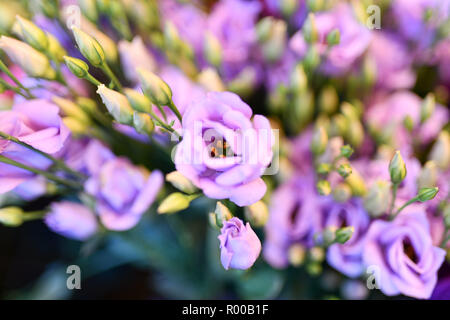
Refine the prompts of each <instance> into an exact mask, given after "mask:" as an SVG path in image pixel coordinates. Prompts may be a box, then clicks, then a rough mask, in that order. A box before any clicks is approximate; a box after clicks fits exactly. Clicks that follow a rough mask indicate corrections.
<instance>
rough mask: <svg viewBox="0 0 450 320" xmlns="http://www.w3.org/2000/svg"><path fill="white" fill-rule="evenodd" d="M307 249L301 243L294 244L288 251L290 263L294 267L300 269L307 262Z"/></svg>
mask: <svg viewBox="0 0 450 320" xmlns="http://www.w3.org/2000/svg"><path fill="white" fill-rule="evenodd" d="M305 256H306V249H305V247H304V246H302V245H301V244H299V243H296V244H293V245H291V246H290V247H289V249H288V260H289V263H290V264H291V265H292V266H294V267H299V266H301V265H302V264H303V263H304V262H305Z"/></svg>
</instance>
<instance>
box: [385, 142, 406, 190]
mask: <svg viewBox="0 0 450 320" xmlns="http://www.w3.org/2000/svg"><path fill="white" fill-rule="evenodd" d="M389 174H390V175H391V181H392V183H394V184H399V183H400V182H402V181H403V179H405V177H406V165H405V162H404V161H403V158H402V155H401V154H400V151H398V150H397V151H396V152H395V154H394V157H393V158H392V160H391V162H390V163H389Z"/></svg>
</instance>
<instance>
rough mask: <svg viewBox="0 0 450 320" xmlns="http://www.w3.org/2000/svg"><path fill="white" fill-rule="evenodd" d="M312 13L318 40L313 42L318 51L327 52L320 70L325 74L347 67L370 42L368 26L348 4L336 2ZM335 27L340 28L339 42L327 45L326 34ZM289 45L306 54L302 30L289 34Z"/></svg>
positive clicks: (343, 70) (335, 73) (300, 54)
mask: <svg viewBox="0 0 450 320" xmlns="http://www.w3.org/2000/svg"><path fill="white" fill-rule="evenodd" d="M315 17H316V27H317V32H318V35H319V40H318V43H316V44H314V45H316V46H317V48H316V49H317V51H318V53H319V54H321V55H323V54H325V53H326V52H327V54H326V59H325V61H324V62H323V63H322V65H321V71H322V72H323V73H325V74H327V75H340V74H342V73H343V72H346V71H349V70H350V69H351V68H352V67H353V66H354V64H355V62H356V61H357V59H358V58H359V57H361V56H362V55H363V53H364V51H365V50H366V49H367V47H368V46H369V44H370V40H371V33H370V31H369V29H368V28H367V27H366V26H364V25H363V24H362V23H360V22H359V21H358V20H357V19H356V17H355V15H354V13H353V10H352V8H351V7H350V6H349V5H347V4H339V5H337V6H336V7H335V8H334V9H332V10H331V11H323V12H319V13H317V14H316V16H315ZM334 29H338V30H339V31H340V35H341V36H340V42H339V44H338V45H335V46H333V47H331V48H329V46H328V44H327V42H326V37H327V35H328V33H330V32H331V31H332V30H334ZM290 47H291V49H292V50H293V51H294V52H295V53H296V54H297V55H298V56H300V57H301V58H303V57H304V56H305V54H306V49H307V48H308V44H307V43H306V41H305V39H304V37H303V34H302V31H301V30H300V31H298V32H297V33H296V34H295V35H294V36H293V37H292V38H291V41H290ZM328 50H329V51H328Z"/></svg>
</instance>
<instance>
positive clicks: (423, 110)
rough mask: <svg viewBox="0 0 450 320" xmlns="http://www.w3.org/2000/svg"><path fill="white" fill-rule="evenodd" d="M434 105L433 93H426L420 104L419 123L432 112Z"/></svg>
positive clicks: (425, 119)
mask: <svg viewBox="0 0 450 320" xmlns="http://www.w3.org/2000/svg"><path fill="white" fill-rule="evenodd" d="M435 107H436V99H435V97H434V94H433V93H431V92H430V93H429V94H427V96H426V97H425V99H424V100H423V102H422V105H421V106H420V123H424V122H425V121H427V120H428V119H429V118H430V117H431V115H432V114H433V112H434V109H435Z"/></svg>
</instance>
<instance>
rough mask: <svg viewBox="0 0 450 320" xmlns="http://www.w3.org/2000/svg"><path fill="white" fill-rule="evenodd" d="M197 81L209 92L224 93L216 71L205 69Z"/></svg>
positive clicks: (223, 87)
mask: <svg viewBox="0 0 450 320" xmlns="http://www.w3.org/2000/svg"><path fill="white" fill-rule="evenodd" d="M197 81H198V83H199V84H201V85H202V86H203V87H205V88H206V89H207V90H209V91H218V92H220V91H225V85H224V83H223V82H222V79H221V78H220V75H219V73H218V72H217V70H216V69H214V68H211V67H207V68H205V69H203V70H202V71H201V72H200V74H199V75H198V78H197Z"/></svg>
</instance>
